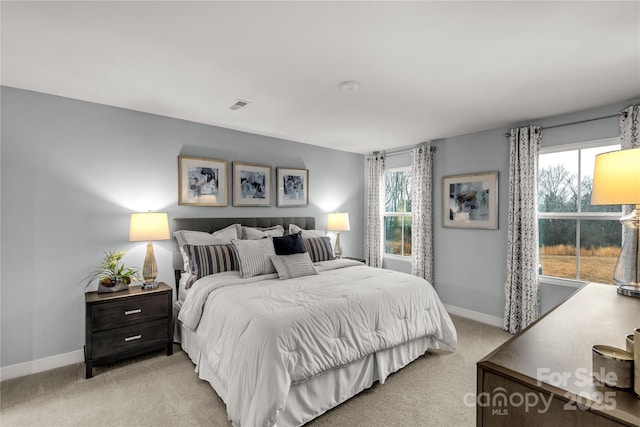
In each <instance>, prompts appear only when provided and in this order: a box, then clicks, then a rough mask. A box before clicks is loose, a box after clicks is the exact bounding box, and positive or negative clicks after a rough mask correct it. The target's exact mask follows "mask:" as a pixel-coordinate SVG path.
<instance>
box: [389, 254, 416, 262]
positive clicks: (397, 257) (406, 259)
mask: <svg viewBox="0 0 640 427" xmlns="http://www.w3.org/2000/svg"><path fill="white" fill-rule="evenodd" d="M382 258H386V259H389V260H393V261H404V262H409V263H410V262H411V257H410V256H402V255H391V254H383V255H382Z"/></svg>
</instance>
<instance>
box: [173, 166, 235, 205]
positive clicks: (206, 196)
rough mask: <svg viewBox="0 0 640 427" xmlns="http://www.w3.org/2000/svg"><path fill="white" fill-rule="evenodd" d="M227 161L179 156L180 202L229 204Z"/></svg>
mask: <svg viewBox="0 0 640 427" xmlns="http://www.w3.org/2000/svg"><path fill="white" fill-rule="evenodd" d="M227 188H228V185H227V161H226V160H218V159H207V158H203V157H190V156H178V204H179V205H187V206H227Z"/></svg>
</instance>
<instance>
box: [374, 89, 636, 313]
mask: <svg viewBox="0 0 640 427" xmlns="http://www.w3.org/2000/svg"><path fill="white" fill-rule="evenodd" d="M638 103H640V98H636V99H631V100H629V101H625V102H621V103H617V104H614V105H608V106H604V107H599V108H594V109H590V110H585V111H580V112H576V113H573V114H566V115H562V116H555V117H548V118H544V119H537V120H531V121H528V122H523V123H514V124H513V125H512V126H508V127H504V128H499V129H491V130H487V131H483V132H477V133H473V134H467V135H461V136H455V137H451V138H443V139H438V140H435V141H432V145H433V146H435V147H436V152H435V155H434V171H433V176H434V254H435V283H434V286H435V288H436V290H437V291H438V294H439V295H440V297H441V299H442V301H443V302H444V303H445V304H450V305H453V306H457V307H461V308H465V309H468V310H473V311H477V312H480V313H484V314H488V315H491V316H495V317H499V318H502V317H503V310H504V284H505V281H506V253H507V228H506V227H507V203H508V202H507V201H508V185H509V143H508V142H509V141H508V139H507V138H506V137H505V133H506V132H508V131H509V129H511V128H512V127H516V126H526V125H529V124H534V125H539V126H543V127H549V126H554V125H557V124H564V123H570V122H575V121H581V120H586V119H591V118H596V117H603V116H608V115H611V114H617V113H618V112H619V111H620V110H622V109H623V108H625V107H627V106H629V105H631V104H638ZM617 136H619V131H618V119H617V117H612V118H608V119H603V120H597V121H593V122H588V123H580V124H576V125H571V126H562V127H558V128H554V129H547V130H543V138H542V147H551V146H558V145H563V144H571V143H575V142H584V141H593V140H598V139H605V138H611V137H617ZM410 164H411V156H410V155H409V154H402V155H394V156H388V157H387V158H386V159H385V167H386V168H388V169H390V168H395V167H401V166H408V165H410ZM487 171H498V172H499V184H498V186H499V191H498V193H499V229H498V230H468V229H452V228H443V227H442V177H443V176H447V175H457V174H465V173H473V172H487ZM365 173H366V171H365ZM383 267H384V268H389V269H392V270H397V271H403V272H409V273H410V272H411V263H410V262H408V260H402V259H399V258H398V257H384V259H383ZM575 290H576V288H574V287H571V286H563V285H556V284H549V283H541V286H540V294H541V296H540V299H541V309H542V312H543V313H544V312H546V311H548V310H550V309H551V308H553V307H555V306H556V305H557V304H560V303H561V302H562V301H564V300H565V299H566V298H568V297H569V296H570V295H571V294H572V293H573V292H574V291H575Z"/></svg>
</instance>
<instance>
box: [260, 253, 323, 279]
mask: <svg viewBox="0 0 640 427" xmlns="http://www.w3.org/2000/svg"><path fill="white" fill-rule="evenodd" d="M271 262H272V263H273V266H274V267H275V268H276V271H277V272H278V277H279V278H280V280H283V279H293V278H295V277H302V276H311V275H314V274H318V270H316V268H315V267H314V266H313V262H311V258H310V257H309V254H308V253H307V252H303V253H301V254H291V255H271Z"/></svg>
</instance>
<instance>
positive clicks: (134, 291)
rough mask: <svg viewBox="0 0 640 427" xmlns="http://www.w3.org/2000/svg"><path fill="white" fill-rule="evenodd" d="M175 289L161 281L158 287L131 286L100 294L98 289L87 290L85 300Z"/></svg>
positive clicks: (93, 300)
mask: <svg viewBox="0 0 640 427" xmlns="http://www.w3.org/2000/svg"><path fill="white" fill-rule="evenodd" d="M167 291H173V288H172V287H171V286H169V285H167V284H166V283H164V282H160V283H159V284H158V287H157V288H152V289H142V286H129V289H125V290H124V291H119V292H104V293H101V294H99V293H98V292H97V291H93V292H87V293H85V294H84V300H85V302H98V301H106V300H112V299H118V298H124V297H129V296H134V295H148V294H153V293H158V292H167Z"/></svg>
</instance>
